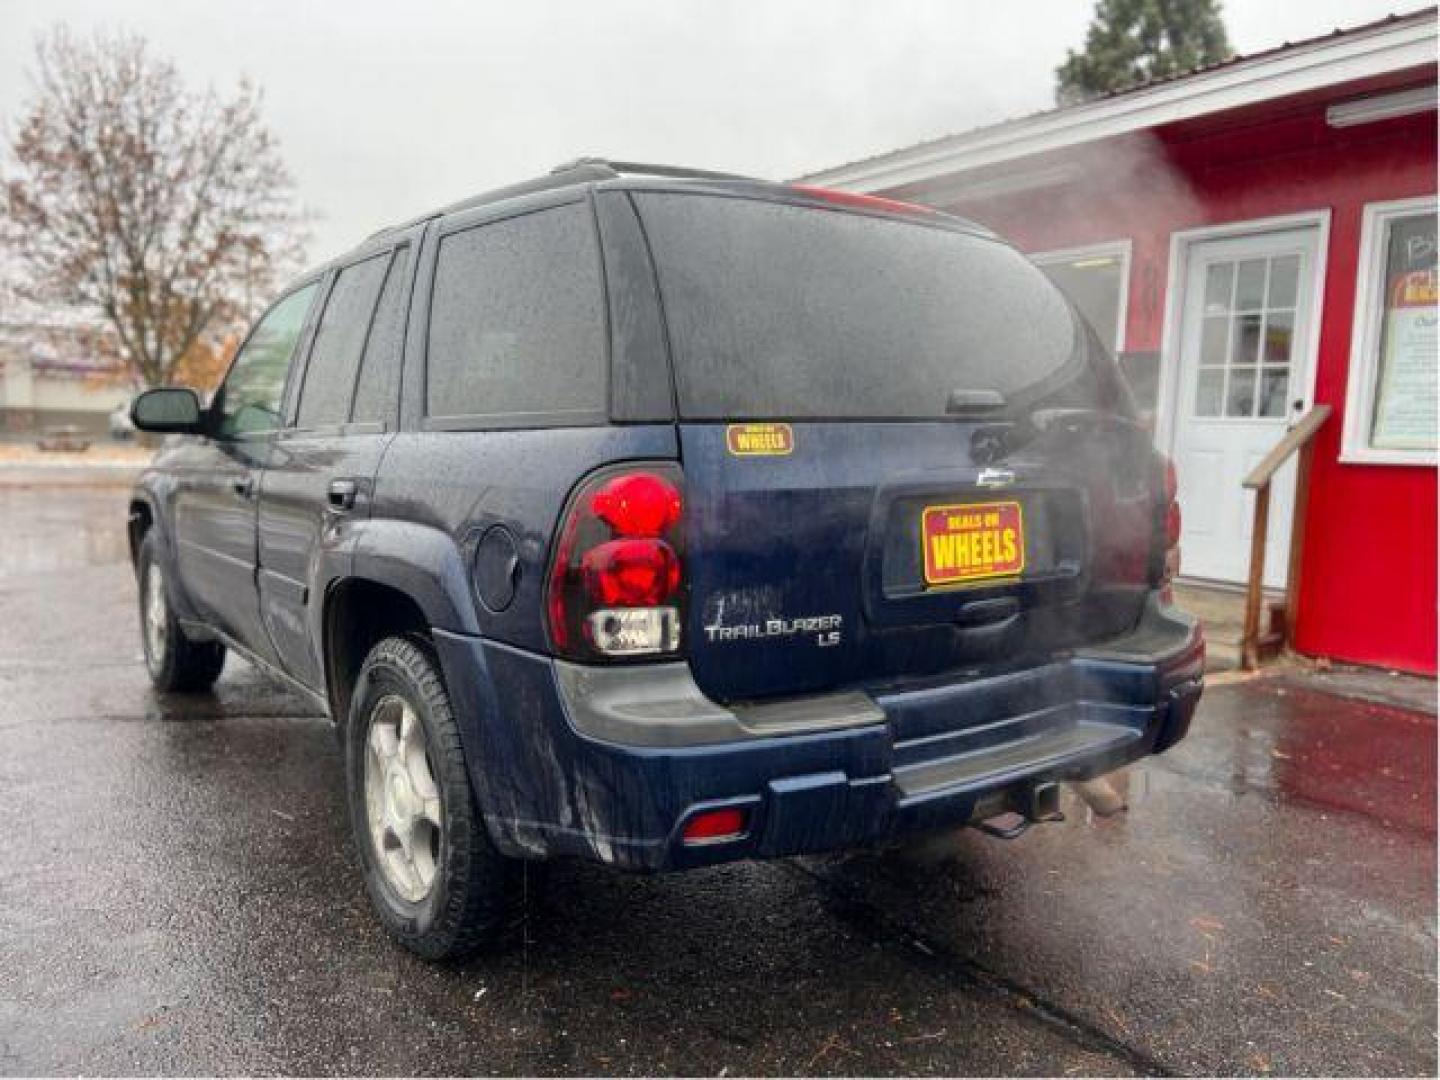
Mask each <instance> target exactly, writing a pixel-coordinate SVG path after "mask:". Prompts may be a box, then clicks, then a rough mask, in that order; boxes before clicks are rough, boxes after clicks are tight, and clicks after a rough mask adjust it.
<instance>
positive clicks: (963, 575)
mask: <svg viewBox="0 0 1440 1080" xmlns="http://www.w3.org/2000/svg"><path fill="white" fill-rule="evenodd" d="M920 543H921V544H922V545H923V547H924V558H925V583H926V584H927V585H954V584H956V583H957V582H964V581H980V580H982V579H984V578H997V577H1012V576H1014V575H1016V574H1019V573H1020V572H1021V571H1022V570H1024V569H1025V523H1024V517H1023V515H1022V514H1021V512H1020V504H1019V503H1018V502H992V503H960V504H957V505H954V506H927V507H926V508H925V510H924V511H923V512H922V513H921V515H920Z"/></svg>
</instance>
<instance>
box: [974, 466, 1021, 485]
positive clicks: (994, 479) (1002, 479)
mask: <svg viewBox="0 0 1440 1080" xmlns="http://www.w3.org/2000/svg"><path fill="white" fill-rule="evenodd" d="M1014 482H1015V474H1014V473H1013V472H1011V471H1010V470H1009V469H981V470H980V475H979V476H977V477H976V478H975V486H976V487H985V488H999V487H1008V486H1009V485H1011V484H1013V483H1014Z"/></svg>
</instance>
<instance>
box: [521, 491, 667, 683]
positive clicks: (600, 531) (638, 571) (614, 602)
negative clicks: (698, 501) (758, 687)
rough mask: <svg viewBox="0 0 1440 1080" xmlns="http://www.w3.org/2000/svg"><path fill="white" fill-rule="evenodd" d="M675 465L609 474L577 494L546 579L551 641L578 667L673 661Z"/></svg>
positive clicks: (567, 514)
mask: <svg viewBox="0 0 1440 1080" xmlns="http://www.w3.org/2000/svg"><path fill="white" fill-rule="evenodd" d="M683 511H684V502H683V498H682V496H681V476H680V469H679V467H678V466H676V465H673V464H658V465H649V466H644V467H629V468H626V469H623V470H608V471H606V472H603V473H601V474H599V475H598V476H595V477H593V478H591V479H590V480H588V481H586V482H585V483H583V484H582V485H581V486H580V489H579V490H578V491H577V492H576V493H575V495H574V496H573V497H572V498H571V500H570V504H569V507H568V509H567V510H566V514H565V517H564V520H563V522H562V524H561V527H560V537H559V542H558V543H557V545H556V549H555V561H554V563H553V565H552V568H551V572H550V581H549V595H548V597H547V605H546V606H547V610H548V612H549V615H550V640H551V644H552V645H553V646H554V648H555V651H556V652H557V653H559V654H561V655H563V656H570V657H574V658H576V659H582V660H598V659H608V658H615V657H633V656H645V655H653V654H657V653H674V652H676V651H677V650H678V649H679V646H680V625H681V616H682V613H683V607H684V560H683V554H684V547H683V540H684V538H683V536H682V532H681V518H682V516H683Z"/></svg>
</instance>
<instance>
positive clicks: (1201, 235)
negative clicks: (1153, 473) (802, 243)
mask: <svg viewBox="0 0 1440 1080" xmlns="http://www.w3.org/2000/svg"><path fill="white" fill-rule="evenodd" d="M1435 50H1436V11H1435V9H1434V8H1430V9H1428V10H1425V11H1420V12H1417V13H1414V14H1411V15H1406V16H1399V17H1391V18H1388V19H1385V20H1383V21H1380V22H1376V23H1372V24H1369V25H1366V26H1359V27H1354V28H1352V29H1347V30H1337V31H1335V32H1334V33H1332V34H1328V35H1326V36H1324V37H1318V38H1314V39H1312V40H1309V41H1301V42H1297V43H1294V44H1286V45H1284V46H1281V47H1279V48H1276V49H1271V50H1269V51H1266V52H1262V53H1257V54H1254V55H1251V56H1242V57H1237V58H1235V59H1234V60H1231V61H1229V62H1226V63H1223V64H1218V65H1215V66H1213V67H1208V68H1204V69H1201V70H1197V71H1193V72H1190V73H1187V74H1185V75H1182V76H1178V77H1175V78H1171V79H1166V80H1163V81H1158V82H1155V83H1151V84H1148V85H1145V86H1141V87H1138V88H1136V89H1133V90H1129V91H1125V92H1123V93H1116V94H1112V95H1109V96H1107V97H1103V98H1101V99H1099V100H1096V101H1092V102H1087V103H1085V104H1082V105H1077V106H1073V107H1069V108H1061V109H1055V110H1052V111H1049V112H1044V113H1039V114H1037V115H1034V116H1029V117H1025V118H1023V119H1019V120H1014V121H1010V122H1007V123H1002V124H998V125H995V126H992V127H986V128H981V129H979V130H975V131H969V132H964V133H962V134H958V135H951V136H948V137H945V138H941V139H936V140H934V141H932V142H926V143H922V144H920V145H918V146H911V147H907V148H904V149H900V150H895V151H892V152H890V153H886V154H881V155H879V156H877V157H873V158H869V159H867V160H864V161H857V162H853V163H851V164H848V165H840V166H837V167H835V168H832V169H826V170H824V171H822V172H818V173H814V174H812V175H810V176H806V177H804V178H803V180H804V182H805V183H809V184H817V185H825V186H830V187H837V188H843V189H848V190H852V191H858V192H867V193H876V194H884V195H886V196H891V197H895V198H901V199H908V200H911V201H915V202H923V203H927V204H929V205H933V206H937V207H942V208H944V209H947V210H952V211H954V212H956V213H959V214H962V215H964V216H966V217H969V218H972V219H975V220H977V221H980V222H983V223H984V224H987V225H989V226H991V227H993V228H994V229H996V230H997V231H998V232H1000V233H1002V234H1003V235H1005V236H1006V237H1008V238H1010V239H1012V240H1013V241H1015V242H1016V243H1018V244H1020V245H1021V247H1022V248H1024V249H1025V250H1026V251H1027V252H1029V253H1031V254H1032V257H1033V258H1034V259H1035V261H1036V262H1037V263H1039V264H1040V265H1041V266H1042V268H1044V269H1045V270H1046V271H1047V273H1049V274H1050V275H1051V276H1052V277H1053V278H1054V280H1056V281H1057V282H1058V283H1059V284H1060V285H1061V286H1062V287H1063V288H1065V289H1066V290H1067V291H1068V292H1069V293H1070V294H1071V296H1072V297H1073V298H1074V299H1075V301H1076V303H1077V305H1078V306H1079V307H1080V308H1081V309H1082V310H1083V311H1084V312H1085V313H1086V314H1087V315H1088V316H1089V318H1090V320H1091V322H1092V323H1093V324H1094V325H1095V327H1096V328H1097V330H1098V331H1100V333H1101V334H1102V335H1103V336H1105V337H1107V338H1108V339H1109V340H1110V342H1111V343H1112V344H1113V345H1114V346H1115V349H1116V351H1117V353H1118V354H1119V355H1120V357H1121V360H1122V365H1123V366H1124V368H1125V370H1126V371H1127V372H1128V374H1129V375H1130V378H1131V382H1132V385H1133V387H1134V388H1135V391H1136V396H1137V398H1138V399H1139V400H1140V402H1141V404H1142V406H1143V407H1144V408H1145V409H1146V410H1147V411H1149V412H1150V413H1151V414H1152V416H1153V423H1154V429H1155V436H1156V442H1157V444H1158V445H1159V447H1160V448H1161V449H1162V450H1164V451H1165V452H1166V453H1168V454H1170V455H1171V456H1172V457H1173V458H1174V459H1175V461H1176V463H1177V467H1178V469H1179V473H1180V485H1181V486H1180V499H1181V505H1182V508H1183V512H1184V532H1183V536H1182V542H1181V548H1182V552H1183V557H1182V567H1183V572H1184V573H1186V574H1188V575H1193V576H1195V577H1197V578H1202V579H1208V580H1212V581H1217V582H1238V581H1241V580H1243V579H1244V577H1245V574H1246V571H1247V566H1248V553H1249V537H1250V520H1251V515H1250V505H1251V499H1252V496H1251V495H1250V493H1249V492H1247V491H1246V490H1245V489H1244V488H1243V487H1242V485H1241V480H1242V478H1243V477H1244V476H1245V474H1246V473H1247V472H1248V471H1249V470H1250V469H1251V468H1252V467H1253V466H1254V465H1255V464H1256V463H1257V462H1258V461H1259V460H1260V459H1261V458H1262V457H1263V456H1264V455H1265V453H1266V452H1267V451H1268V450H1269V449H1270V448H1271V447H1273V446H1274V445H1275V444H1276V443H1277V442H1278V441H1279V440H1280V438H1281V437H1282V436H1283V435H1284V434H1285V432H1286V429H1287V427H1288V426H1290V425H1291V424H1293V423H1295V422H1296V420H1297V419H1299V418H1300V417H1301V416H1303V415H1305V414H1306V413H1307V412H1308V411H1309V410H1310V409H1311V408H1312V406H1314V405H1316V404H1317V403H1327V404H1329V405H1330V406H1332V407H1333V409H1334V414H1335V415H1334V416H1332V418H1331V419H1330V420H1329V421H1327V422H1326V425H1325V426H1324V427H1323V428H1321V430H1320V432H1319V434H1318V436H1317V440H1318V441H1317V443H1316V455H1315V461H1314V470H1313V473H1312V483H1311V486H1310V489H1309V497H1308V501H1307V503H1306V505H1305V506H1303V507H1302V508H1301V510H1302V513H1301V518H1300V520H1301V522H1302V523H1303V528H1304V531H1303V543H1302V544H1301V545H1300V548H1299V554H1300V559H1299V564H1298V566H1299V571H1298V572H1299V575H1300V577H1299V582H1300V584H1299V591H1298V609H1297V620H1296V623H1297V625H1296V626H1295V628H1294V633H1295V637H1294V640H1295V644H1296V646H1297V648H1299V649H1300V650H1301V651H1302V652H1306V653H1310V654H1315V655H1322V656H1330V657H1336V658H1341V659H1345V660H1352V661H1357V662H1361V663H1368V664H1380V665H1386V666H1392V667H1397V668H1402V669H1407V670H1411V671H1419V672H1428V673H1434V672H1435V669H1436V470H1435V462H1436V402H1437V390H1436V350H1437V337H1436V290H1437V282H1436V216H1435V215H1436V51H1435ZM1293 473H1294V464H1293V463H1292V464H1291V465H1290V466H1288V467H1287V470H1286V471H1285V472H1283V473H1282V474H1281V476H1280V482H1279V485H1278V487H1277V488H1276V501H1275V502H1274V504H1273V505H1272V512H1271V530H1270V533H1269V544H1268V547H1267V551H1266V559H1265V579H1266V583H1267V585H1272V586H1278V585H1283V584H1284V583H1285V581H1286V578H1287V558H1286V554H1287V551H1288V547H1289V532H1290V520H1291V505H1292V501H1293V499H1294V494H1295V484H1294V478H1293Z"/></svg>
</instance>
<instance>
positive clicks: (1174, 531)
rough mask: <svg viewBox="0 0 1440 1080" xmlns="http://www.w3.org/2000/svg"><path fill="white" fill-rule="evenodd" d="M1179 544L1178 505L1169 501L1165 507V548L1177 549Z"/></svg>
mask: <svg viewBox="0 0 1440 1080" xmlns="http://www.w3.org/2000/svg"><path fill="white" fill-rule="evenodd" d="M1179 544H1180V504H1179V503H1178V502H1175V501H1173V500H1172V501H1171V503H1170V505H1169V506H1167V507H1165V546H1166V547H1167V548H1173V547H1178V546H1179Z"/></svg>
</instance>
